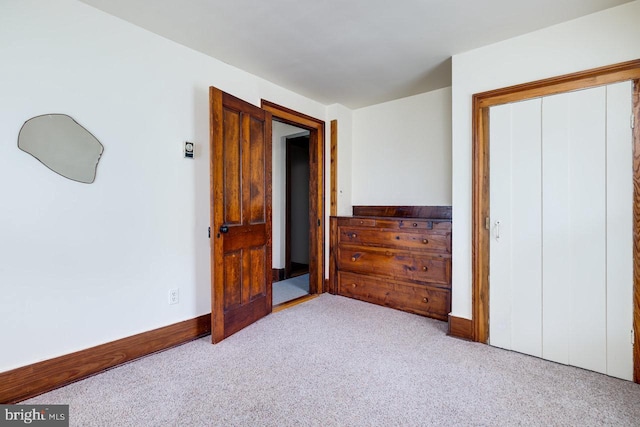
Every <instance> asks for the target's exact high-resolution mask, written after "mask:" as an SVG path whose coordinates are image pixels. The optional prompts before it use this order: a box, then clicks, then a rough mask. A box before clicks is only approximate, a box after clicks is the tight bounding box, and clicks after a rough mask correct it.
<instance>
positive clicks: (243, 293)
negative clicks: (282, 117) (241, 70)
mask: <svg viewBox="0 0 640 427" xmlns="http://www.w3.org/2000/svg"><path fill="white" fill-rule="evenodd" d="M209 94H210V114H211V116H210V118H211V123H210V127H211V159H210V167H211V169H210V172H211V189H212V191H211V239H212V240H213V241H212V251H211V257H212V258H211V268H212V273H211V277H212V289H211V308H212V316H211V340H212V342H213V343H217V342H219V341H221V340H223V339H224V338H226V337H228V336H230V335H232V334H234V333H235V332H237V331H239V330H241V329H242V328H244V327H246V326H248V325H250V324H251V323H253V322H255V321H256V320H258V319H260V318H262V317H264V316H266V315H267V314H269V313H270V312H271V306H272V299H271V279H272V276H271V114H269V113H268V112H265V111H264V110H262V109H260V108H259V107H256V106H254V105H251V104H249V103H247V102H245V101H242V100H240V99H238V98H236V97H233V96H231V95H229V94H227V93H224V92H222V91H220V90H219V89H216V88H213V87H212V88H210V91H209ZM222 227H225V229H223V228H222Z"/></svg>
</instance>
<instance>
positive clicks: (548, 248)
mask: <svg viewBox="0 0 640 427" xmlns="http://www.w3.org/2000/svg"><path fill="white" fill-rule="evenodd" d="M542 105H543V119H542V120H543V123H544V126H543V130H542V177H543V179H542V194H543V195H544V199H543V203H542V217H543V218H544V220H543V221H542V235H543V236H544V237H543V239H542V263H543V265H544V268H543V274H542V281H543V283H544V287H545V290H547V292H543V294H542V306H543V307H544V312H543V316H542V330H543V331H544V333H543V337H542V357H544V358H545V359H548V360H552V361H554V362H558V363H563V364H565V365H567V364H569V340H568V339H567V337H568V336H569V325H570V322H569V321H568V319H569V318H570V317H571V314H570V307H569V306H568V301H570V300H571V269H569V268H567V256H568V254H570V253H571V239H570V233H569V230H570V216H571V209H570V208H569V191H570V190H569V127H568V126H567V123H568V122H569V110H570V108H569V98H567V97H566V96H561V95H556V96H549V97H546V98H544V99H543V101H542Z"/></svg>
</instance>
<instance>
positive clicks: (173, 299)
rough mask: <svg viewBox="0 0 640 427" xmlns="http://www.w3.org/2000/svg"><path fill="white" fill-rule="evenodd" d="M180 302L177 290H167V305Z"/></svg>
mask: <svg viewBox="0 0 640 427" xmlns="http://www.w3.org/2000/svg"><path fill="white" fill-rule="evenodd" d="M179 302H180V291H179V290H178V289H169V304H177V303H179Z"/></svg>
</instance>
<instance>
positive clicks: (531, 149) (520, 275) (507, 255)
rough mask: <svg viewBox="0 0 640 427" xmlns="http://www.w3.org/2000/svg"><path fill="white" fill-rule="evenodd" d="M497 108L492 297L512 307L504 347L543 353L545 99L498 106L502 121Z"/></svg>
mask: <svg viewBox="0 0 640 427" xmlns="http://www.w3.org/2000/svg"><path fill="white" fill-rule="evenodd" d="M493 110H494V109H492V110H491V123H492V127H491V132H492V133H491V136H490V138H491V153H492V158H491V162H492V163H491V182H492V183H496V185H497V186H498V187H497V188H494V187H492V189H491V197H492V199H491V202H492V204H491V208H492V211H491V218H492V223H493V226H494V236H495V237H496V239H495V240H494V241H495V244H493V245H492V246H491V250H492V253H491V257H490V259H491V260H495V261H497V262H496V263H495V265H494V264H492V265H491V283H492V286H491V287H490V292H491V296H490V298H491V301H492V302H493V301H494V297H496V298H499V299H500V300H501V301H503V303H506V304H508V305H509V306H510V308H509V309H508V310H505V311H504V312H503V313H502V319H501V323H500V324H499V325H497V326H499V327H500V328H501V329H502V333H503V339H506V341H505V342H504V344H503V345H499V346H503V347H504V348H510V349H512V350H515V351H519V352H522V353H526V354H531V355H534V356H541V354H542V325H541V304H542V301H541V296H542V292H541V287H542V266H541V245H542V242H541V230H540V227H541V204H540V197H541V169H540V162H541V159H540V153H541V150H540V144H541V134H540V131H541V128H540V111H541V100H540V99H533V100H529V101H523V102H518V103H513V104H508V105H505V106H501V107H496V108H495V110H496V112H495V114H499V113H498V111H500V110H502V111H501V115H502V119H504V120H506V121H505V122H504V124H502V125H501V123H502V120H500V119H499V118H498V117H494V111H493ZM496 154H498V156H495V155H496ZM494 203H495V204H494ZM498 236H499V237H498ZM494 250H495V251H498V253H496V254H494ZM493 305H494V304H493V303H492V304H491V306H493ZM496 308H497V309H498V310H500V309H501V307H500V306H498V307H496ZM498 310H497V311H498ZM491 319H492V324H493V317H491ZM499 334H500V333H499ZM506 334H508V335H509V337H506ZM494 342H495V341H494V336H493V330H492V336H491V343H492V344H494ZM509 343H510V344H509ZM494 345H497V344H494ZM506 345H510V346H509V347H507V346H506Z"/></svg>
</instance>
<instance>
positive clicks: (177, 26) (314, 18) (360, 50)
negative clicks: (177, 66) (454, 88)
mask: <svg viewBox="0 0 640 427" xmlns="http://www.w3.org/2000/svg"><path fill="white" fill-rule="evenodd" d="M81 1H82V2H84V3H86V4H89V5H92V6H94V7H96V8H98V9H100V10H103V11H105V12H107V13H109V14H112V15H115V16H117V17H120V18H122V19H124V20H126V21H129V22H131V23H133V24H135V25H138V26H140V27H142V28H145V29H147V30H149V31H152V32H154V33H156V34H159V35H161V36H163V37H166V38H168V39H171V40H174V41H176V42H178V43H180V44H182V45H185V46H188V47H190V48H192V49H195V50H197V51H200V52H203V53H205V54H207V55H210V56H212V57H215V58H217V59H219V60H221V61H224V62H226V63H228V64H231V65H234V66H236V67H238V68H241V69H243V70H245V71H247V72H249V73H252V74H254V75H257V76H260V77H262V78H264V79H267V80H269V81H271V82H273V83H276V84H278V85H280V86H283V87H285V88H287V89H290V90H292V91H294V92H297V93H299V94H301V95H305V96H307V97H309V98H312V99H315V100H317V101H319V102H321V103H323V104H327V105H329V104H333V103H339V104H343V105H345V106H347V107H350V108H359V107H363V106H367V105H371V104H377V103H380V102H384V101H389V100H392V99H397V98H402V97H405V96H410V95H415V94H418V93H422V92H426V91H429V90H434V89H438V88H442V87H447V86H449V85H451V60H450V58H451V56H452V55H454V54H457V53H461V52H464V51H467V50H471V49H474V48H477V47H480V46H484V45H487V44H491V43H495V42H497V41H500V40H504V39H507V38H510V37H514V36H517V35H521V34H525V33H528V32H531V31H534V30H537V29H540V28H544V27H547V26H550V25H553V24H557V23H560V22H563V21H567V20H570V19H574V18H577V17H580V16H584V15H587V14H590V13H593V12H597V11H599V10H603V9H607V8H610V7H613V6H617V5H620V4H623V3H627V2H628V1H629V0H561V1H558V0H535V1H530V0H529V1H522V0H398V1H389V0H322V1H318V0H315V1H311V0H269V1H265V0H226V1H222V0H188V1H185V0H81Z"/></svg>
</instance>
